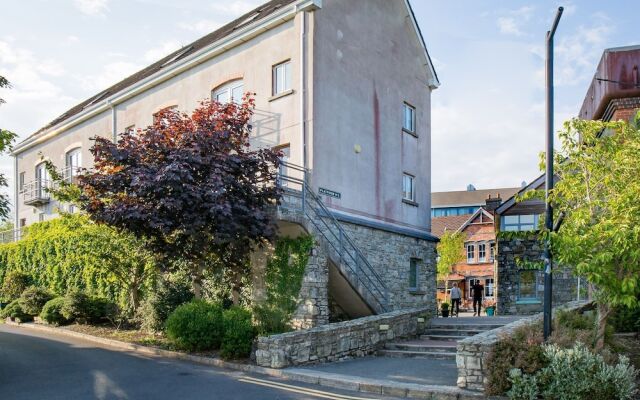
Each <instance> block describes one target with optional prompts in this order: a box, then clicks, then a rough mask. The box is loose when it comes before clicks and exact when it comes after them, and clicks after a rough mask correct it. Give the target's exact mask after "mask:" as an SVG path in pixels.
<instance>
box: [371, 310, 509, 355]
mask: <svg viewBox="0 0 640 400" xmlns="http://www.w3.org/2000/svg"><path fill="white" fill-rule="evenodd" d="M465 320H467V321H465ZM507 323H508V322H507V321H505V322H501V321H497V320H495V319H492V318H491V317H480V318H460V319H458V318H435V319H433V320H432V321H431V323H430V325H429V327H428V328H427V329H426V331H425V332H424V334H422V335H420V336H419V337H418V338H415V339H410V340H402V341H394V342H388V343H386V344H385V346H384V348H383V349H381V350H379V351H378V355H379V356H383V357H416V358H434V359H444V360H454V361H455V359H456V351H457V345H458V341H460V340H462V339H465V338H468V337H471V336H475V335H477V334H479V333H482V332H486V331H488V330H491V329H496V328H499V327H501V326H503V325H505V324H507Z"/></svg>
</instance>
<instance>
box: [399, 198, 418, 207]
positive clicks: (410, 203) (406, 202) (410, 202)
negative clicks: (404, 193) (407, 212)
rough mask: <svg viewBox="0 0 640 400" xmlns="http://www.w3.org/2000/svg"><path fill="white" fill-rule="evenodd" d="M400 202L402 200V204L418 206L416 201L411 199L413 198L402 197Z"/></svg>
mask: <svg viewBox="0 0 640 400" xmlns="http://www.w3.org/2000/svg"><path fill="white" fill-rule="evenodd" d="M402 202H403V203H404V204H408V205H410V206H414V207H418V206H419V204H418V203H416V202H415V201H413V200H407V199H402Z"/></svg>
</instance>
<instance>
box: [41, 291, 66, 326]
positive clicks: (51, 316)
mask: <svg viewBox="0 0 640 400" xmlns="http://www.w3.org/2000/svg"><path fill="white" fill-rule="evenodd" d="M64 301H65V299H64V297H56V298H55V299H52V300H49V301H48V302H47V303H46V304H45V305H44V307H42V312H41V313H40V318H42V319H43V320H44V321H45V322H46V323H48V324H51V325H64V324H67V323H69V322H70V321H69V320H68V319H66V318H65V317H64V315H62V307H64Z"/></svg>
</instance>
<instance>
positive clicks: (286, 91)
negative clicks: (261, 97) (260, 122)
mask: <svg viewBox="0 0 640 400" xmlns="http://www.w3.org/2000/svg"><path fill="white" fill-rule="evenodd" d="M294 93H295V90H293V89H289V90H285V91H284V92H282V93H278V94H276V95H273V96H271V97H269V99H268V101H274V100H278V99H281V98H283V97H286V96H289V95H290V94H294Z"/></svg>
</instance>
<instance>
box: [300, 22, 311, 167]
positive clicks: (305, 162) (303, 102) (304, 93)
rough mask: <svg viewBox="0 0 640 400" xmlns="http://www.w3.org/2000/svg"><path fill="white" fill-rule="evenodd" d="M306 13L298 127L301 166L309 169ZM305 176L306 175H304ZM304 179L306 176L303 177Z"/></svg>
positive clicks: (301, 24) (301, 31)
mask: <svg viewBox="0 0 640 400" xmlns="http://www.w3.org/2000/svg"><path fill="white" fill-rule="evenodd" d="M306 53H307V12H306V11H302V15H301V21H300V127H301V130H302V132H301V133H302V166H303V167H304V168H305V170H306V169H307V168H309V162H308V160H307V122H306V117H307V113H306V111H307V91H306V83H307V79H306V78H307V60H306ZM305 174H306V173H305ZM305 179H306V176H305Z"/></svg>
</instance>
